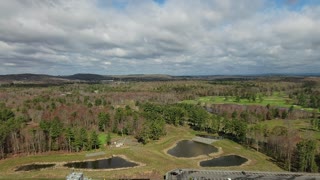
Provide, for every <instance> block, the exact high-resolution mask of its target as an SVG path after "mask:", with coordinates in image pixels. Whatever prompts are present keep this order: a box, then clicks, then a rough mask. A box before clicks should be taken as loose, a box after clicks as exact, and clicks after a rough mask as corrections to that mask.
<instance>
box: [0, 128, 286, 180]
mask: <svg viewBox="0 0 320 180" xmlns="http://www.w3.org/2000/svg"><path fill="white" fill-rule="evenodd" d="M166 128H167V135H166V136H165V137H163V138H161V139H160V140H158V141H155V142H152V143H149V144H147V145H142V144H136V145H132V146H126V147H122V148H111V149H110V148H107V149H105V150H103V151H105V153H106V155H103V156H99V157H95V158H102V157H110V156H112V155H125V156H126V157H127V158H128V159H130V160H133V161H136V162H140V163H143V164H145V166H142V167H137V168H131V169H123V170H112V171H103V170H102V171H89V170H85V171H83V172H84V174H85V176H88V177H91V178H94V179H96V178H97V179H104V178H106V179H113V178H125V177H131V178H133V177H149V178H152V179H162V176H163V175H164V174H165V172H167V171H169V170H172V169H176V168H199V167H198V162H199V161H200V160H201V159H179V158H173V157H171V156H168V155H167V154H166V153H165V152H164V149H167V148H169V147H170V146H172V145H173V144H175V143H176V142H177V141H179V140H181V139H192V137H194V135H195V134H196V132H195V131H193V130H190V129H189V128H187V127H179V128H178V127H174V126H167V127H166ZM127 138H132V137H127ZM213 144H214V145H215V146H217V147H221V148H222V150H223V154H222V155H225V154H238V155H240V156H243V157H246V158H248V159H249V160H250V163H249V164H248V165H245V166H241V167H236V166H235V167H228V168H226V167H224V168H206V169H224V170H226V169H229V170H231V169H232V170H259V171H282V169H280V168H279V167H278V166H277V165H275V164H273V163H271V161H270V159H269V157H267V156H265V155H264V154H261V153H259V152H256V151H254V150H251V149H247V148H245V147H243V146H241V145H239V144H237V143H235V142H232V141H230V140H227V139H225V140H221V141H218V142H214V143H213ZM98 151H99V150H98ZM86 153H88V152H81V153H70V154H68V153H52V154H43V155H34V156H23V157H19V158H18V157H15V158H8V159H4V160H1V161H0V179H26V178H50V179H54V178H56V179H64V178H65V176H66V175H67V174H68V173H69V172H70V171H71V170H70V169H67V168H64V167H57V168H49V169H43V170H40V171H30V172H15V171H14V169H15V167H16V166H19V165H23V164H29V163H36V162H60V163H61V162H66V161H81V160H86V158H85V154H86ZM208 158H210V157H204V159H208Z"/></svg>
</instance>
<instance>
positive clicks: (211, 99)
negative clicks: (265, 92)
mask: <svg viewBox="0 0 320 180" xmlns="http://www.w3.org/2000/svg"><path fill="white" fill-rule="evenodd" d="M181 102H182V103H188V104H198V103H200V104H239V105H261V106H266V105H268V104H270V105H271V106H276V107H287V108H289V107H291V106H292V105H293V101H292V100H291V99H290V98H288V97H286V96H284V95H281V94H276V95H273V96H267V97H263V100H262V101H260V100H259V99H258V98H257V99H256V101H255V102H250V101H249V100H248V99H241V100H240V101H239V102H236V98H235V97H232V96H228V97H227V98H226V97H225V96H204V97H199V98H198V99H195V100H184V101H181ZM293 106H294V108H296V109H303V110H307V111H313V110H314V109H313V108H303V107H301V106H298V105H293Z"/></svg>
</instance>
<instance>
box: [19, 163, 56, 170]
mask: <svg viewBox="0 0 320 180" xmlns="http://www.w3.org/2000/svg"><path fill="white" fill-rule="evenodd" d="M53 166H55V164H28V165H23V166H19V167H18V168H17V169H16V170H15V171H32V170H40V169H44V168H49V167H53Z"/></svg>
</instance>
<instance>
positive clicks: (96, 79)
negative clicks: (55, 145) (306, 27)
mask: <svg viewBox="0 0 320 180" xmlns="http://www.w3.org/2000/svg"><path fill="white" fill-rule="evenodd" d="M311 77H319V76H317V74H310V75H309V76H308V75H307V74H303V75H284V74H265V75H238V76H237V75H230V76H225V75H204V76H170V75H165V74H131V75H109V76H106V75H99V74H84V73H83V74H74V75H69V76H52V75H46V74H8V75H0V84H22V85H25V84H47V85H48V84H66V83H100V82H108V81H175V80H209V81H213V80H217V81H228V80H233V81H235V80H238V81H245V80H252V79H268V80H272V81H275V80H277V79H279V78H280V79H283V78H285V79H287V80H288V81H297V80H303V79H309V80H310V78H311ZM311 80H312V81H314V79H311Z"/></svg>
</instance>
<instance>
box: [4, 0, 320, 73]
mask: <svg viewBox="0 0 320 180" xmlns="http://www.w3.org/2000/svg"><path fill="white" fill-rule="evenodd" d="M16 73H38V74H52V75H69V74H75V73H96V74H104V75H111V74H170V75H208V74H210V75H216V74H263V73H320V1H318V0H309V1H308V0H304V1H302V0H300V1H299V0H201V1H200V0H199V1H198V0H155V1H152V0H1V1H0V74H16Z"/></svg>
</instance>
